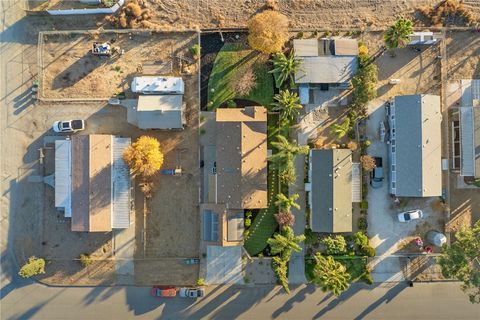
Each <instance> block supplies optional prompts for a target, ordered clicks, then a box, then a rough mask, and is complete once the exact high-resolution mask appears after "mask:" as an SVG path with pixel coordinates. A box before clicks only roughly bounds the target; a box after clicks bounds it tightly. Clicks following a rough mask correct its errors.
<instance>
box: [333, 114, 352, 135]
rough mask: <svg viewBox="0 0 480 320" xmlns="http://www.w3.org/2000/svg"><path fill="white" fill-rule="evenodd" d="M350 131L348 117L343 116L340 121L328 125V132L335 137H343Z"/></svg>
mask: <svg viewBox="0 0 480 320" xmlns="http://www.w3.org/2000/svg"><path fill="white" fill-rule="evenodd" d="M348 131H350V119H349V118H345V120H343V122H342V123H340V124H338V123H334V124H332V125H331V126H330V134H333V135H335V137H337V139H341V138H343V137H344V136H345V135H346V134H347V133H348Z"/></svg>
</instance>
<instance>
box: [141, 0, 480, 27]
mask: <svg viewBox="0 0 480 320" xmlns="http://www.w3.org/2000/svg"><path fill="white" fill-rule="evenodd" d="M265 2H266V1H265V0H192V1H181V0H180V1H179V0H144V1H143V3H145V4H146V5H147V7H149V8H151V9H152V10H153V12H155V17H154V20H153V21H155V22H156V23H159V24H160V25H164V26H165V27H169V28H172V27H175V28H180V27H182V26H183V27H187V28H188V27H190V28H191V27H197V26H198V27H200V28H214V27H217V26H218V25H221V26H223V27H245V26H246V22H247V21H248V20H249V18H250V17H251V16H252V15H254V14H255V13H257V12H258V11H259V10H262V9H263V8H264V5H265ZM438 2H439V1H438V0H404V1H397V0H335V1H332V0H280V1H278V3H279V6H278V7H279V10H280V12H282V13H284V14H285V15H287V16H288V17H289V19H290V25H291V26H292V27H293V28H331V29H335V28H352V27H373V28H380V27H385V26H387V25H389V24H391V23H392V22H394V21H395V20H396V19H398V18H400V17H410V18H415V17H417V16H418V15H417V14H416V13H415V9H416V8H418V7H419V6H422V5H431V4H435V3H438ZM471 3H473V1H471ZM472 7H473V9H474V12H475V13H480V5H478V4H477V5H475V4H472Z"/></svg>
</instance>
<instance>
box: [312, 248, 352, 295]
mask: <svg viewBox="0 0 480 320" xmlns="http://www.w3.org/2000/svg"><path fill="white" fill-rule="evenodd" d="M313 276H314V278H313V283H315V284H316V285H319V286H320V288H321V289H322V291H324V292H325V291H331V292H332V293H333V294H334V295H336V296H339V295H340V294H341V293H342V292H344V291H345V290H347V289H348V286H349V281H350V274H349V273H348V272H347V269H346V268H345V266H344V265H343V264H341V263H340V262H337V261H335V260H334V259H333V257H332V256H326V257H325V256H322V255H321V254H320V253H319V252H317V254H316V255H315V267H314V268H313Z"/></svg>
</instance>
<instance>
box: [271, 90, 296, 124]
mask: <svg viewBox="0 0 480 320" xmlns="http://www.w3.org/2000/svg"><path fill="white" fill-rule="evenodd" d="M273 98H274V99H275V102H274V103H272V105H273V110H274V111H280V122H281V123H282V124H286V123H291V122H292V121H294V120H295V117H296V116H298V115H299V114H300V110H301V109H302V108H303V106H302V105H301V104H300V98H299V97H298V94H297V93H296V92H290V91H289V90H288V89H287V90H281V91H280V92H279V93H278V94H276V95H275V96H274V97H273Z"/></svg>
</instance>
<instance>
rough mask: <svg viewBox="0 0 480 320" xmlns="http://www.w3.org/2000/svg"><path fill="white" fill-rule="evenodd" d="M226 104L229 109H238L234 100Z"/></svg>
mask: <svg viewBox="0 0 480 320" xmlns="http://www.w3.org/2000/svg"><path fill="white" fill-rule="evenodd" d="M226 104H227V107H229V108H236V107H237V103H236V102H235V101H234V100H228V101H227V102H226Z"/></svg>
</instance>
